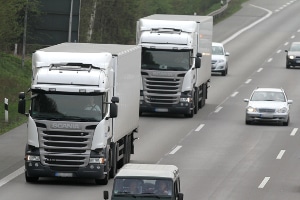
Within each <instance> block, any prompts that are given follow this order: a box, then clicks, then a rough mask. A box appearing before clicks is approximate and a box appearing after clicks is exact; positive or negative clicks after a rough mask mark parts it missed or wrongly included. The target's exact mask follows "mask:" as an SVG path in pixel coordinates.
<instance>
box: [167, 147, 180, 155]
mask: <svg viewBox="0 0 300 200" xmlns="http://www.w3.org/2000/svg"><path fill="white" fill-rule="evenodd" d="M181 147H182V146H177V147H175V148H174V149H173V150H172V151H171V152H170V153H169V154H175V153H176V152H177V151H178V150H179V149H180V148H181Z"/></svg>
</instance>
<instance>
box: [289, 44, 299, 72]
mask: <svg viewBox="0 0 300 200" xmlns="http://www.w3.org/2000/svg"><path fill="white" fill-rule="evenodd" d="M285 52H287V54H286V68H287V69H289V68H290V67H291V66H293V67H295V66H300V42H292V44H291V46H290V49H289V50H285Z"/></svg>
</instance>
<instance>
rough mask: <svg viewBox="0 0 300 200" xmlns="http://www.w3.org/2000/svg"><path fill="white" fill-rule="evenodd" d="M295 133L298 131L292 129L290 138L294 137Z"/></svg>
mask: <svg viewBox="0 0 300 200" xmlns="http://www.w3.org/2000/svg"><path fill="white" fill-rule="evenodd" d="M297 131H298V128H294V129H293V130H292V132H291V136H294V135H296V133H297Z"/></svg>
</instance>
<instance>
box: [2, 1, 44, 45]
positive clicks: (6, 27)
mask: <svg viewBox="0 0 300 200" xmlns="http://www.w3.org/2000/svg"><path fill="white" fill-rule="evenodd" d="M26 5H28V7H27V8H28V19H32V20H28V21H30V22H31V23H28V27H29V28H30V27H32V24H34V20H33V19H34V18H35V17H36V16H37V14H38V12H39V11H38V7H37V6H38V0H30V1H27V0H0V50H11V49H12V48H13V45H14V44H16V43H20V42H21V41H22V36H23V32H24V17H25V10H26ZM31 16H32V18H31ZM29 30H30V29H29Z"/></svg>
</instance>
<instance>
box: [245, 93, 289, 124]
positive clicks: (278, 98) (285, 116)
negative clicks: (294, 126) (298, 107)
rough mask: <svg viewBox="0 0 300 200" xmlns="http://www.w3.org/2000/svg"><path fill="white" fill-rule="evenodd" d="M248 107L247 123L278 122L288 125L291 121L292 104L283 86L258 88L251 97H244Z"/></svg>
mask: <svg viewBox="0 0 300 200" xmlns="http://www.w3.org/2000/svg"><path fill="white" fill-rule="evenodd" d="M244 101H245V102H247V103H248V105H247V107H246V120H245V123H246V124H250V123H252V122H277V123H282V125H284V126H288V125H289V122H290V104H292V103H293V101H292V100H288V98H287V96H286V94H285V92H284V90H283V89H281V88H256V89H255V90H254V91H253V92H252V94H251V96H250V99H244Z"/></svg>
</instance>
